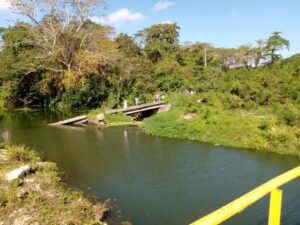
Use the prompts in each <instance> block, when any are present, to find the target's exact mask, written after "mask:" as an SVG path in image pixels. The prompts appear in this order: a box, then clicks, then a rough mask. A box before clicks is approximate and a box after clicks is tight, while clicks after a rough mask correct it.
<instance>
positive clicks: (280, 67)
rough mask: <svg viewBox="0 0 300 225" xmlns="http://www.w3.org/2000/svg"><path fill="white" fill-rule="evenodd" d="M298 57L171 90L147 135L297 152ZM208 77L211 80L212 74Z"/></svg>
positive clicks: (146, 124) (299, 150)
mask: <svg viewBox="0 0 300 225" xmlns="http://www.w3.org/2000/svg"><path fill="white" fill-rule="evenodd" d="M299 68H300V55H297V56H294V57H292V58H289V59H286V60H282V61H279V62H278V63H276V64H274V65H272V66H269V67H265V68H259V69H233V70H231V71H229V72H227V73H226V74H221V75H220V76H216V77H215V78H214V79H213V82H209V83H210V84H211V86H210V88H209V89H207V90H206V91H205V92H200V93H196V94H195V95H187V94H182V93H180V94H179V93H177V94H174V93H173V94H170V95H169V97H168V101H169V102H170V103H171V104H172V110H171V111H170V112H167V113H162V114H158V115H156V116H154V117H151V118H148V119H146V120H145V121H144V125H143V127H144V129H145V131H146V133H148V134H152V135H158V136H164V137H173V138H187V139H190V140H197V141H202V142H210V143H214V144H220V145H225V146H234V147H239V148H249V149H256V150H261V151H269V152H276V153H279V154H289V155H297V156H300V104H299V103H300V95H299V94H300V72H299V71H300V70H299ZM210 79H212V78H210Z"/></svg>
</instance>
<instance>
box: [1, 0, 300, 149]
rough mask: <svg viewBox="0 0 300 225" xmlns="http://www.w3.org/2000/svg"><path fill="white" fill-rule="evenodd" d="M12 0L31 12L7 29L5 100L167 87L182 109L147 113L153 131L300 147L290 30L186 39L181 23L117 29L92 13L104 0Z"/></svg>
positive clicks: (80, 104) (60, 102)
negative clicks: (218, 39) (285, 54)
mask: <svg viewBox="0 0 300 225" xmlns="http://www.w3.org/2000/svg"><path fill="white" fill-rule="evenodd" d="M9 1H10V2H11V5H12V7H13V8H14V11H16V12H18V13H20V14H22V15H23V16H26V17H27V18H28V20H27V22H18V23H16V24H15V25H14V26H11V27H8V28H2V29H1V30H0V32H1V36H2V39H3V43H2V44H1V51H0V109H1V108H2V109H5V108H9V107H12V108H16V107H37V106H38V107H45V106H46V107H53V108H69V109H78V108H88V109H91V108H97V107H102V106H103V103H104V102H105V103H106V105H107V106H109V107H110V108H115V107H118V106H121V105H122V102H123V101H124V100H125V99H126V100H127V101H128V104H129V105H131V104H132V103H133V98H134V97H140V98H142V97H145V98H146V99H148V100H150V99H151V98H152V97H153V95H154V94H155V93H156V92H160V93H164V95H165V96H169V97H170V98H169V101H170V102H171V103H172V104H173V109H172V111H171V112H169V113H166V114H161V115H157V116H156V117H154V118H150V119H148V120H146V121H145V130H146V131H147V132H148V133H152V134H158V135H161V136H172V137H183V138H189V139H196V140H200V141H207V142H212V143H216V144H224V145H230V146H237V147H244V148H253V149H263V150H266V151H276V152H279V153H282V154H298V151H299V150H298V149H299V144H298V143H299V111H300V110H299V107H300V106H299V105H300V67H299V65H300V55H299V54H297V55H294V56H293V57H291V58H289V59H285V60H283V59H282V56H281V55H280V51H281V50H284V49H288V48H289V46H290V42H289V41H288V40H287V39H285V38H284V37H283V34H281V33H280V32H273V33H272V34H270V36H269V37H266V38H264V39H259V40H257V41H255V42H254V44H245V45H242V46H238V47H236V48H217V47H215V46H213V45H212V44H210V43H202V42H196V43H180V42H179V33H180V27H179V25H178V24H176V23H160V24H154V25H152V26H150V27H147V28H144V29H142V30H141V31H138V32H137V33H136V34H135V35H133V36H129V35H127V34H115V33H114V29H113V27H110V26H105V25H102V24H97V23H95V22H93V21H91V20H90V19H89V18H92V16H93V15H92V14H93V12H95V11H96V10H94V9H95V8H96V7H98V8H99V7H102V6H103V5H101V4H100V5H99V4H97V2H98V3H99V2H101V3H103V1H81V3H80V4H76V2H74V1H67V2H66V1H59V2H56V3H57V4H52V5H51V1H49V2H45V1H42V0H38V1H36V4H35V6H34V7H33V6H32V5H31V4H29V3H27V2H26V1H25V2H24V1H22V0H9ZM47 4H49V5H47ZM47 6H49V7H47ZM47 10H49V11H47ZM184 90H193V92H194V93H196V94H195V95H194V96H184V97H182V96H180V95H178V96H177V94H176V93H181V92H183V91H184ZM189 117H190V118H189ZM187 118H189V119H187ZM108 121H109V122H110V125H113V124H114V123H115V124H129V123H130V122H131V121H129V118H125V117H123V116H120V115H115V116H111V118H109V116H108ZM178 131H181V132H178Z"/></svg>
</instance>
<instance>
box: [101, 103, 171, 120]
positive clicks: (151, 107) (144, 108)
mask: <svg viewBox="0 0 300 225" xmlns="http://www.w3.org/2000/svg"><path fill="white" fill-rule="evenodd" d="M168 108H169V105H167V104H166V103H165V102H155V103H148V104H142V105H137V106H130V107H127V108H122V109H113V110H110V111H106V113H107V114H116V113H124V114H125V115H128V116H136V115H140V116H141V117H142V118H144V117H149V116H152V115H154V114H156V113H159V112H162V111H167V110H168Z"/></svg>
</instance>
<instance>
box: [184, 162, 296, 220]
mask: <svg viewBox="0 0 300 225" xmlns="http://www.w3.org/2000/svg"><path fill="white" fill-rule="evenodd" d="M297 177H300V166H298V167H296V168H295V169H292V170H290V171H288V172H286V173H284V174H282V175H280V176H278V177H275V178H274V179H272V180H270V181H268V182H266V183H264V184H263V185H261V186H259V187H257V188H255V189H254V190H252V191H250V192H248V193H247V194H245V195H243V196H241V197H240V198H238V199H236V200H234V201H232V202H231V203H229V204H227V205H225V206H223V207H222V208H220V209H218V210H216V211H214V212H212V213H210V214H208V215H207V216H205V217H203V218H201V219H199V220H197V221H195V222H193V223H191V224H190V225H217V224H220V223H222V222H224V221H226V220H228V219H229V218H231V217H232V216H234V215H236V214H238V213H240V212H241V211H243V210H244V209H246V208H247V207H248V206H250V205H252V204H253V203H255V202H256V201H258V200H259V199H261V198H263V197H264V196H266V195H267V194H269V193H270V194H271V197H270V208H269V223H268V225H280V217H281V202H282V191H281V190H279V189H278V188H279V187H280V186H282V185H284V184H286V183H288V182H290V181H292V180H294V179H296V178H297Z"/></svg>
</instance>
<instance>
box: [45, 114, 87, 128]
mask: <svg viewBox="0 0 300 225" xmlns="http://www.w3.org/2000/svg"><path fill="white" fill-rule="evenodd" d="M84 120H87V116H86V115H83V116H77V117H74V118H71V119H67V120H62V121H59V122H57V123H51V124H49V125H50V126H62V125H69V124H74V123H76V122H81V121H84Z"/></svg>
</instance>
